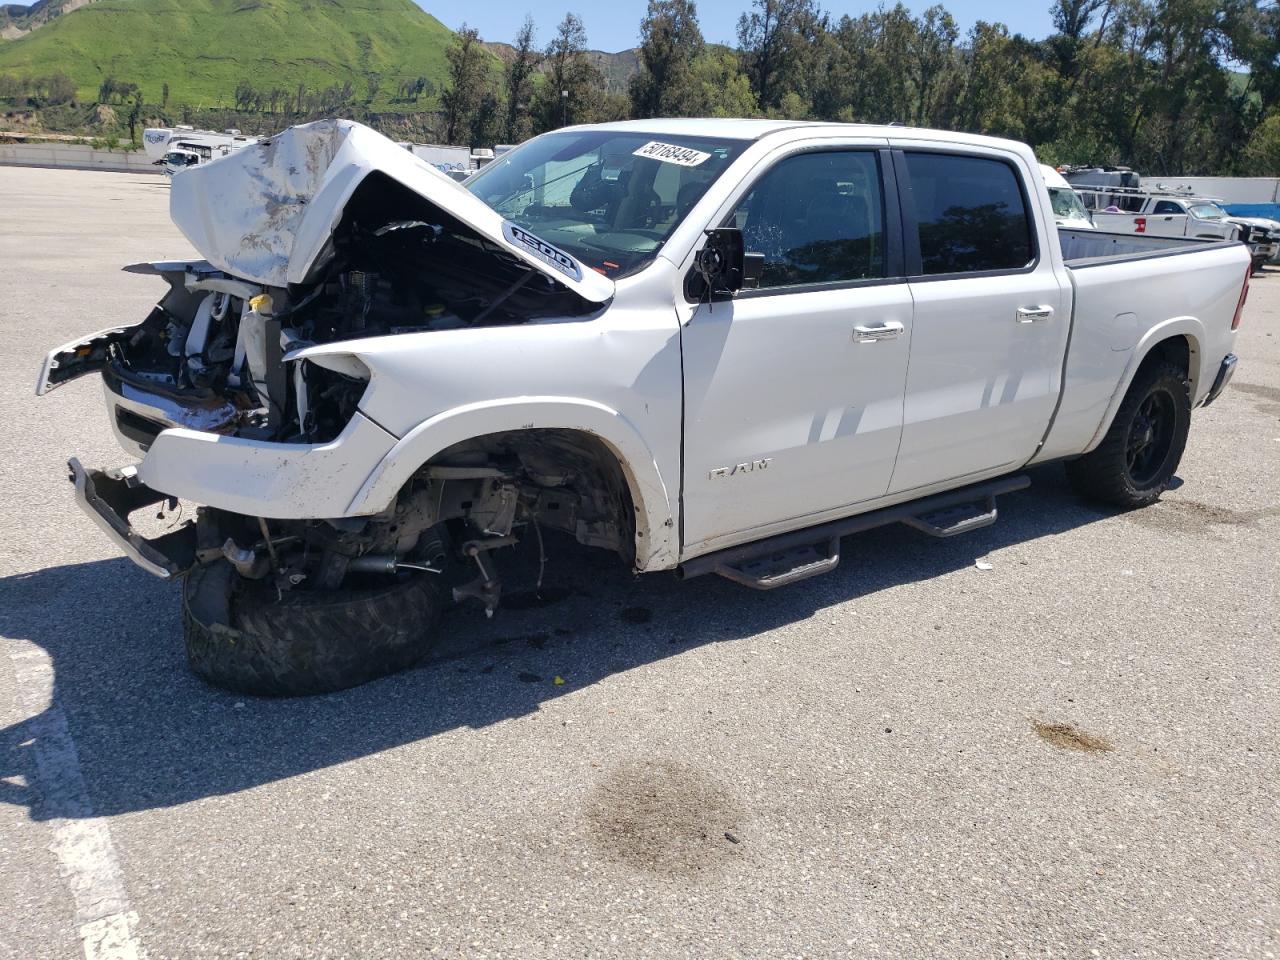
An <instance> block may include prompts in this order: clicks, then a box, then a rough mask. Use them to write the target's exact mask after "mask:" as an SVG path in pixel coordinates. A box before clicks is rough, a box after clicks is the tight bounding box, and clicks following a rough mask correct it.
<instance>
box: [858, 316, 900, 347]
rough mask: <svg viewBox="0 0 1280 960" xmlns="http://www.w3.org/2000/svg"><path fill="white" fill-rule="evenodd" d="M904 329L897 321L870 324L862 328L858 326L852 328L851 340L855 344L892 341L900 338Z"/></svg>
mask: <svg viewBox="0 0 1280 960" xmlns="http://www.w3.org/2000/svg"><path fill="white" fill-rule="evenodd" d="M904 329H906V328H905V327H903V325H902V324H901V323H899V322H898V321H897V320H889V321H887V322H885V323H877V324H871V325H867V326H863V325H861V324H859V325H858V326H856V327H854V328H853V339H854V342H856V343H875V342H876V341H877V340H893V339H896V338H897V337H900V336H902V331H903V330H904Z"/></svg>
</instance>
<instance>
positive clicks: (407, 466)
mask: <svg viewBox="0 0 1280 960" xmlns="http://www.w3.org/2000/svg"><path fill="white" fill-rule="evenodd" d="M304 200H305V201H306V202H303V201H304ZM171 209H172V215H173V218H174V221H175V222H176V223H177V225H178V226H179V228H180V229H181V230H182V232H183V233H184V234H185V235H186V237H187V238H188V239H189V240H190V241H191V243H192V244H193V245H194V247H195V248H196V249H197V250H198V251H199V253H200V255H201V257H202V258H203V259H198V260H192V261H159V262H155V263H146V264H137V265H134V266H132V267H130V268H128V269H130V270H132V271H133V272H136V273H143V274H149V275H153V276H155V277H157V278H158V279H159V280H160V281H162V282H163V283H164V284H165V292H164V294H163V296H162V297H161V299H160V302H159V304H158V306H157V307H156V308H155V309H154V310H153V311H152V312H151V313H150V314H149V315H148V316H147V317H146V318H144V319H143V320H142V321H141V322H137V323H123V324H118V325H116V326H113V327H111V328H109V329H107V330H104V331H101V332H100V333H97V334H94V335H92V336H89V337H82V338H77V339H76V340H75V341H74V342H72V343H69V344H67V345H65V346H63V347H59V348H58V349H55V350H53V351H52V352H51V353H50V354H49V356H48V357H47V359H46V361H45V364H44V367H43V369H42V370H41V372H40V376H39V381H38V386H37V392H38V393H42V394H43V393H46V392H48V391H49V390H52V389H55V388H57V387H60V386H62V385H64V384H66V383H68V382H70V381H71V380H74V379H76V378H77V377H83V376H86V375H90V374H97V375H99V376H100V377H101V379H102V382H103V385H104V387H105V396H106V405H107V410H108V415H109V417H110V422H111V425H112V427H113V429H114V431H115V433H116V436H117V438H118V440H119V442H120V444H121V446H122V447H123V448H124V450H125V451H126V453H127V455H128V456H129V457H130V459H131V460H132V461H135V462H131V463H129V464H127V465H125V466H123V467H118V468H115V469H109V470H100V469H89V468H86V467H85V466H83V465H82V464H80V463H79V462H78V461H76V460H74V459H73V460H72V461H70V464H69V467H70V478H71V480H72V482H73V484H74V487H75V492H76V497H77V500H78V502H79V504H80V506H81V507H82V508H83V509H84V510H85V511H86V512H87V513H88V515H89V516H90V517H91V518H92V519H93V520H94V521H95V522H96V523H97V524H98V526H99V527H100V528H101V529H102V530H103V531H104V532H105V533H106V534H107V535H108V536H109V537H110V538H111V539H112V540H113V542H115V543H116V544H117V545H118V546H119V547H120V549H121V550H122V551H123V552H124V553H126V554H127V555H128V556H129V557H130V558H131V559H133V560H134V561H135V562H136V563H138V564H139V565H140V566H141V567H143V568H144V569H146V570H147V571H149V572H151V573H153V574H156V575H158V576H161V577H179V576H181V577H183V578H184V580H185V583H184V604H183V610H184V614H183V616H184V623H185V630H186V637H187V652H188V660H189V662H190V664H191V665H192V667H193V668H194V669H195V670H196V672H197V673H199V674H200V675H201V676H202V677H204V678H206V679H207V680H209V681H210V682H213V683H217V684H221V685H224V686H229V687H232V688H235V689H239V690H244V691H249V692H255V693H274V694H292V693H303V692H314V691H319V690H331V689H337V688H340V687H344V686H350V685H352V684H355V683H359V682H361V681H363V680H366V679H369V678H371V677H373V676H377V675H379V674H381V673H385V672H388V671H390V670H393V669H397V668H401V667H404V666H406V665H408V664H410V663H412V662H414V661H415V660H416V659H418V658H420V657H421V656H423V655H424V653H426V652H427V651H428V650H429V649H430V646H431V643H432V641H433V639H434V637H435V631H436V630H437V629H438V628H437V626H436V624H437V622H438V615H439V614H440V612H441V610H442V608H443V607H444V606H445V604H447V603H449V602H464V603H469V604H477V605H479V606H480V607H482V608H483V609H484V610H485V612H486V613H488V614H493V613H494V612H495V610H496V609H497V608H498V607H499V605H500V603H501V599H502V591H503V580H502V576H501V574H500V572H499V568H500V565H501V564H502V562H503V556H504V551H506V550H508V549H509V548H511V547H512V546H513V545H514V544H516V543H517V542H520V541H522V540H524V541H526V542H528V544H529V545H530V548H531V549H536V550H537V551H538V554H537V555H538V556H539V557H540V558H541V559H542V560H543V561H545V559H546V555H547V551H548V550H549V549H553V548H554V540H550V539H547V540H544V536H543V531H544V530H557V531H562V532H563V533H564V534H566V535H567V536H570V537H573V538H575V539H576V540H577V541H579V542H580V543H582V544H584V545H587V546H589V547H594V548H599V549H601V550H604V551H607V552H610V553H613V554H615V555H617V556H618V557H620V558H621V559H622V561H623V562H624V563H626V564H627V565H628V566H629V567H631V568H632V569H633V570H635V571H636V572H655V571H675V572H676V573H678V574H679V575H680V576H681V577H685V578H687V577H695V576H699V575H702V574H709V573H714V574H718V575H721V576H723V577H726V578H729V579H731V580H733V581H735V582H737V583H739V584H743V585H746V586H749V587H754V588H758V589H766V590H767V589H771V588H774V587H780V586H783V585H786V584H790V583H794V582H796V581H798V580H802V579H804V578H806V577H811V576H814V575H817V574H821V573H825V572H827V571H830V570H832V569H834V568H835V567H836V565H837V564H838V563H839V560H840V549H841V546H840V538H841V536H843V535H845V534H848V533H852V532H855V531H858V530H865V529H868V528H870V527H874V526H879V525H883V524H888V523H897V522H902V523H906V524H908V525H910V526H912V527H914V528H915V529H917V530H920V531H923V532H925V533H928V534H930V535H933V536H937V537H949V536H953V535H956V534H961V533H964V532H966V531H969V530H974V529H977V528H979V527H983V526H986V525H988V524H990V523H993V522H995V520H996V518H997V513H996V507H995V498H996V497H997V496H998V495H999V494H1001V493H1004V492H1008V491H1011V490H1017V489H1021V488H1022V487H1025V486H1026V485H1027V484H1028V482H1029V481H1028V479H1027V478H1026V477H1025V476H1023V475H1022V474H1021V473H1020V471H1021V470H1022V468H1023V467H1025V466H1027V465H1030V464H1041V463H1046V462H1052V461H1060V462H1065V463H1066V465H1067V466H1066V469H1067V472H1068V475H1069V477H1070V478H1071V481H1072V483H1073V484H1074V485H1075V487H1076V489H1077V490H1078V491H1080V493H1082V494H1083V495H1085V496H1088V497H1091V498H1094V499H1096V500H1099V501H1102V502H1105V503H1108V504H1111V505H1113V506H1118V507H1121V508H1126V509H1127V508H1135V507H1142V506H1146V505H1148V504H1151V503H1153V502H1154V501H1155V500H1157V499H1158V498H1159V496H1160V495H1161V493H1162V492H1163V491H1164V490H1165V489H1166V488H1167V487H1168V485H1169V483H1170V481H1171V480H1172V478H1173V475H1174V471H1175V469H1176V468H1177V466H1178V463H1179V460H1180V458H1181V455H1182V451H1183V446H1184V444H1185V443H1186V440H1187V433H1188V430H1189V428H1190V422H1191V413H1192V410H1193V408H1195V407H1199V406H1203V405H1205V404H1208V403H1211V402H1212V401H1213V400H1214V398H1215V397H1217V396H1218V395H1219V393H1220V392H1221V391H1222V390H1223V388H1224V387H1225V386H1226V384H1227V382H1228V381H1229V380H1230V378H1231V375H1232V373H1233V371H1234V369H1235V363H1236V359H1235V357H1234V355H1233V354H1232V348H1233V344H1234V341H1235V336H1236V328H1237V326H1238V325H1239V323H1240V317H1241V310H1242V308H1243V305H1244V301H1245V296H1246V293H1247V290H1248V283H1249V256H1248V251H1247V250H1246V249H1245V247H1244V246H1243V245H1242V244H1240V243H1238V242H1235V241H1233V240H1224V239H1222V238H1220V237H1217V238H1214V240H1213V242H1204V241H1200V240H1195V239H1181V238H1169V237H1159V236H1150V235H1137V236H1134V235H1116V234H1106V233H1103V232H1101V231H1100V230H1092V229H1075V228H1062V227H1058V226H1057V223H1056V220H1057V215H1056V213H1055V208H1054V204H1053V202H1052V201H1051V199H1050V196H1049V194H1048V192H1047V189H1046V187H1045V181H1044V178H1043V176H1042V175H1041V173H1040V171H1039V169H1038V164H1037V162H1036V159H1035V156H1034V154H1033V153H1032V151H1031V149H1030V148H1029V147H1027V146H1025V145H1023V144H1019V143H1014V142H1012V141H1008V140H999V139H994V138H990V137H980V136H972V135H967V134H952V133H941V132H939V131H936V130H914V129H909V128H904V127H898V126H881V127H878V126H863V125H840V124H823V123H810V124H797V123H791V122H782V121H767V120H705V119H702V120H646V121H630V122H622V123H611V124H603V125H599V126H585V127H570V128H565V129H561V130H557V131H555V132H553V133H548V134H545V135H543V136H541V137H537V138H535V139H533V140H530V141H528V142H526V143H524V144H522V145H521V146H520V147H518V148H517V149H515V150H512V151H510V152H509V153H506V154H504V155H503V156H501V157H499V158H497V159H495V161H494V162H493V163H491V164H489V165H488V166H486V167H485V168H484V169H483V170H481V171H479V172H478V173H477V174H475V175H474V176H473V177H471V178H470V179H469V180H468V181H467V183H466V185H465V187H464V186H461V185H459V184H457V183H454V182H453V181H451V180H450V179H448V178H447V177H446V176H444V175H443V174H441V173H440V172H439V171H437V170H435V169H434V168H432V167H431V166H429V165H428V164H427V163H425V162H423V161H420V160H417V159H415V158H414V157H413V156H412V155H410V154H409V153H408V152H407V151H405V150H403V149H400V148H399V147H397V146H396V145H395V144H394V143H392V142H391V141H390V140H387V139H386V138H384V137H382V136H380V135H379V134H377V133H375V132H374V131H372V130H370V129H368V128H366V127H362V126H360V125H358V124H354V123H350V122H347V121H322V122H319V123H313V124H308V125H306V126H302V127H296V128H293V129H291V130H288V131H286V132H284V133H282V134H280V135H278V136H276V137H272V138H271V140H270V141H269V142H268V143H264V144H261V145H259V146H254V147H250V148H247V149H245V150H243V151H240V152H239V153H237V154H235V155H233V156H231V157H227V158H224V159H222V160H219V161H218V162H216V163H212V164H209V165H207V166H201V167H197V168H196V169H194V170H192V171H190V172H188V173H184V174H183V175H182V176H180V177H177V178H175V179H174V181H173V191H172V200H171ZM171 498H180V499H181V500H182V501H186V502H187V503H188V504H190V503H195V504H198V505H200V506H199V508H198V509H197V510H196V511H195V514H196V516H195V520H194V522H185V523H182V524H178V525H175V526H172V527H171V528H170V529H168V530H167V531H166V532H165V533H163V534H162V535H160V536H159V537H153V538H147V537H146V536H144V534H143V532H141V531H140V530H138V529H137V528H135V527H134V526H133V525H132V524H131V522H130V519H129V517H130V514H131V513H134V512H136V511H140V510H144V509H145V510H148V511H149V512H150V511H154V510H155V509H156V507H157V505H158V504H161V503H164V502H167V501H169V500H170V499H171ZM177 502H178V501H177V500H176V499H175V500H173V503H175V504H176V503H177ZM187 510H188V515H189V514H190V513H191V510H190V507H188V508H187ZM468 577H470V579H468Z"/></svg>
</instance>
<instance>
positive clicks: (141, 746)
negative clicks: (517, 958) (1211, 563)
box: [0, 467, 1112, 819]
mask: <svg viewBox="0 0 1280 960" xmlns="http://www.w3.org/2000/svg"><path fill="white" fill-rule="evenodd" d="M1031 475H1032V480H1033V483H1032V487H1031V489H1030V490H1029V491H1025V492H1021V493H1017V494H1013V495H1010V496H1006V497H1004V498H1002V500H1001V502H1000V510H1001V517H1000V521H999V522H998V523H996V524H995V525H994V526H992V527H989V528H986V529H984V530H980V531H976V532H974V533H972V534H968V535H966V536H962V537H957V538H955V539H951V540H935V539H932V538H929V537H927V536H925V535H923V534H920V533H917V532H915V531H913V530H910V529H908V528H905V527H902V526H892V527H887V528H883V529H881V530H875V531H871V532H869V533H865V534H861V535H858V536H856V537H851V538H846V540H845V541H844V560H843V561H842V563H841V566H840V567H839V568H838V569H837V570H836V571H835V572H833V573H831V574H828V575H827V576H824V577H819V578H816V579H814V580H809V581H805V582H803V583H800V584H796V585H795V586H792V587H789V588H786V589H783V590H778V591H773V592H770V593H757V592H754V591H750V590H747V589H745V588H743V587H739V586H737V585H735V584H732V583H730V582H728V581H726V580H722V579H720V578H718V577H713V576H708V577H703V578H699V579H696V580H691V581H688V582H684V583H681V582H679V581H677V580H676V579H675V578H674V577H671V576H667V575H663V574H655V575H649V576H645V577H635V576H633V575H632V574H631V573H630V572H629V571H627V570H625V569H624V568H623V567H622V565H621V564H618V563H612V562H604V563H602V562H601V559H602V555H601V554H599V553H598V552H593V551H589V550H586V549H585V548H582V547H579V546H578V545H577V544H576V543H573V542H572V541H567V540H561V539H556V540H554V541H553V540H552V539H551V538H548V541H547V545H548V564H547V571H546V579H545V582H544V586H543V588H542V590H541V596H540V597H539V596H538V595H537V594H535V593H534V592H533V590H532V586H533V583H534V577H535V576H536V569H537V556H536V550H534V551H527V548H524V547H522V548H521V549H526V551H527V552H526V553H525V554H524V555H523V556H517V557H515V558H514V562H510V561H509V562H508V564H507V566H506V568H505V575H506V578H507V582H508V584H509V586H508V592H507V594H506V602H505V603H504V606H503V608H502V609H500V610H499V611H498V614H497V616H496V617H495V618H494V619H493V620H492V621H486V620H485V619H484V617H483V615H482V614H481V613H480V612H479V611H478V610H476V609H472V608H465V609H462V608H460V609H458V610H456V611H455V612H454V613H453V614H451V619H450V620H447V621H446V623H445V630H446V634H447V636H448V637H449V639H448V640H447V641H445V644H444V649H443V650H442V651H441V652H440V655H439V656H437V657H436V658H434V659H433V660H432V661H430V662H428V663H426V664H424V665H422V666H420V667H418V668H416V669H413V670H410V671H408V672H405V673H402V674H399V675H396V676H392V677H388V678H385V679H383V680H379V681H376V682H373V683H370V684H366V685H365V686H362V687H358V688H356V689H354V690H348V691H345V692H342V693H337V694H331V695H328V696H321V697H312V698H304V699H293V700H271V699H257V698H253V697H242V696H236V695H234V694H230V693H227V692H225V691H220V690H215V689H213V688H211V687H208V686H206V685H204V684H203V683H201V682H200V681H199V680H197V679H196V678H195V677H193V676H192V675H191V674H190V673H189V672H188V671H187V669H186V663H185V659H184V652H183V647H182V640H181V636H182V625H181V620H180V613H179V599H178V592H177V588H176V586H175V585H172V584H165V583H163V582H161V581H159V580H156V579H154V578H152V577H150V576H148V575H147V574H145V573H143V572H142V571H140V570H138V569H136V568H135V567H134V566H133V565H132V564H131V563H130V562H129V561H127V560H124V559H123V558H121V559H117V560H103V561H96V562H93V563H84V564H74V565H69V566H63V567H53V568H48V569H45V570H40V571H37V572H35V573H30V574H23V575H19V576H13V577H9V578H6V579H2V580H0V636H3V637H5V638H11V639H6V640H5V641H4V642H5V643H6V644H7V645H9V646H13V644H14V643H15V642H17V641H20V640H28V641H30V642H32V643H34V644H38V645H39V646H40V647H42V648H43V649H44V650H45V651H46V652H47V654H48V656H49V658H50V660H51V661H52V665H53V669H54V677H55V698H56V701H57V703H58V705H59V706H60V707H61V709H62V711H63V712H64V713H65V714H66V718H67V726H68V728H69V730H70V733H71V736H72V738H73V739H74V741H75V744H76V749H77V752H78V754H79V759H80V766H81V769H82V773H83V776H84V780H85V783H86V785H87V787H88V791H89V794H90V795H91V797H92V800H93V808H94V809H93V811H92V812H93V813H94V814H96V815H114V814H120V813H127V812H131V811H138V810H149V809H156V808H163V807H168V806H172V805H175V804H181V803H187V802H189V801H192V800H198V799H201V798H204V797H210V796H217V795H223V794H231V793H236V792H238V791H241V790H246V789H248V788H251V787H255V786H258V785H261V784H265V783H270V782H274V781H277V780H280V779H284V778H288V777H293V776H297V775H299V774H303V773H307V772H310V771H313V770H317V769H323V768H325V767H329V766H331V765H334V764H339V763H343V762H345V761H348V760H352V759H356V758H360V757H364V756H368V755H371V754H376V753H378V752H380V751H383V750H387V749H389V748H393V747H396V746H399V745H402V744H405V743H410V742H414V741H418V740H421V739H424V738H428V737H431V736H434V735H436V734H438V733H441V732H443V731H448V730H455V729H459V728H482V727H485V726H488V725H490V724H493V723H497V722H499V721H502V720H506V719H509V718H513V717H519V716H523V715H526V714H530V713H533V712H536V711H537V710H538V709H539V706H540V705H541V704H543V703H545V702H548V701H550V700H553V699H554V698H557V697H559V696H561V695H563V694H566V693H571V692H573V691H575V690H578V689H580V688H582V687H586V686H589V685H591V684H594V683H596V682H598V681H600V680H601V679H603V678H605V677H607V676H609V675H611V674H614V673H618V672H620V671H625V670H629V669H631V668H633V667H638V666H641V665H644V664H648V663H652V662H655V661H659V660H662V659H664V658H667V657H673V656H679V655H680V654H681V653H682V652H684V651H687V650H689V649H691V648H695V647H699V646H701V645H704V644H711V643H725V642H732V641H735V640H738V639H741V638H744V637H750V636H753V635H755V634H758V633H761V632H763V631H767V630H772V629H774V628H779V627H783V626H786V625H787V624H791V623H794V622H797V621H801V620H804V619H806V618H808V617H810V616H812V615H813V614H814V613H815V612H817V611H820V610H822V609H824V608H826V607H829V606H832V605H835V604H839V603H847V602H851V601H857V600H858V599H859V598H861V597H865V596H868V595H870V594H874V593H876V592H877V591H880V590H884V589H886V588H890V587H893V586H897V585H900V584H905V583H910V582H914V581H919V580H928V579H930V578H933V577H938V576H941V575H943V574H946V573H949V572H952V571H955V570H958V569H961V568H965V567H972V566H973V564H974V560H975V558H977V557H981V556H983V555H985V554H987V553H989V552H991V551H994V550H998V549H1000V548H1003V547H1007V546H1010V545H1013V544H1017V543H1021V542H1025V541H1030V540H1034V539H1037V538H1039V537H1043V536H1048V535H1052V534H1055V533H1059V532H1062V531H1065V530H1070V529H1074V528H1077V527H1080V526H1083V525H1085V524H1089V523H1092V522H1094V521H1097V520H1100V519H1103V518H1105V517H1108V516H1111V515H1112V513H1110V512H1108V511H1104V510H1099V509H1097V508H1094V507H1091V506H1089V505H1086V504H1084V503H1082V502H1080V501H1079V500H1077V499H1076V498H1075V497H1074V496H1073V495H1072V494H1071V492H1070V491H1069V490H1068V488H1067V486H1066V483H1065V480H1064V479H1063V477H1062V472H1061V469H1060V468H1057V467H1046V468H1040V469H1037V470H1034V471H1032V472H1031ZM530 552H532V554H533V555H532V556H530V555H529V553H530ZM522 588H523V589H522ZM929 626H930V625H929V624H922V626H921V628H922V629H928V628H929ZM557 678H561V679H562V681H563V682H562V683H556V679H557ZM40 729H42V725H41V724H40V723H39V722H38V720H37V719H28V720H26V721H23V722H19V723H16V724H14V725H12V726H10V727H8V728H6V729H4V730H2V731H0V749H3V752H4V757H5V759H4V761H3V765H2V767H3V768H2V769H0V778H3V779H0V802H5V803H10V804H14V805H21V806H26V807H28V809H29V812H30V815H31V816H32V817H33V818H34V819H45V818H47V817H48V816H49V815H51V814H49V813H46V812H45V811H43V810H42V805H41V801H40V796H39V787H38V778H37V775H36V759H35V756H34V752H35V746H36V742H35V739H34V738H35V737H36V736H37V735H39V731H40ZM24 784H33V785H32V786H27V785H24Z"/></svg>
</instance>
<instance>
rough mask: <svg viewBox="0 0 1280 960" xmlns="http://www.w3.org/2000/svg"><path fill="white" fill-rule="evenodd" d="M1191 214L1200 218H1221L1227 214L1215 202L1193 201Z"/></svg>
mask: <svg viewBox="0 0 1280 960" xmlns="http://www.w3.org/2000/svg"><path fill="white" fill-rule="evenodd" d="M1191 215H1192V216H1193V217H1197V218H1198V219H1200V220H1221V219H1222V218H1223V217H1225V216H1226V215H1227V211H1225V210H1223V209H1222V208H1221V207H1220V206H1218V205H1217V204H1216V203H1193V204H1192V205H1191Z"/></svg>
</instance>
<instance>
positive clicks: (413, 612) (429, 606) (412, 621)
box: [182, 561, 441, 697]
mask: <svg viewBox="0 0 1280 960" xmlns="http://www.w3.org/2000/svg"><path fill="white" fill-rule="evenodd" d="M182 594H183V597H182V599H183V603H182V613H183V616H182V620H183V632H184V634H185V639H186V646H187V663H188V665H189V666H190V667H191V670H192V672H193V673H195V674H196V676H198V677H200V678H201V679H202V680H204V681H206V682H208V683H210V684H212V685H214V686H216V687H222V688H224V689H227V690H232V691H235V692H236V693H244V694H250V695H254V696H269V697H296V696H306V695H308V694H316V693H330V692H332V691H334V690H343V689H346V688H347V687H354V686H356V685H358V684H361V683H366V682H368V681H369V680H374V679H376V678H378V677H382V676H386V675H387V674H390V673H395V672H397V671H399V670H404V669H406V668H407V667H411V666H413V664H415V663H417V662H418V661H419V660H421V659H422V658H423V657H424V656H426V654H427V653H429V652H430V650H431V648H432V647H433V646H434V641H435V639H436V625H437V622H438V620H439V614H440V609H441V598H440V590H439V588H438V586H437V585H436V582H435V579H434V577H433V575H431V574H422V575H415V576H411V577H405V578H403V579H398V580H395V581H393V582H390V583H388V584H387V585H386V586H380V587H376V588H373V589H369V590H336V591H328V592H310V591H301V590H300V591H294V592H289V593H285V594H284V595H283V596H280V597H277V595H276V593H275V591H274V589H273V588H269V587H268V585H267V584H265V583H259V582H255V581H246V580H242V579H241V578H239V577H238V576H237V575H236V574H235V572H234V570H232V569H231V567H230V565H229V564H227V563H226V562H225V561H218V562H217V563H214V564H211V565H209V566H205V567H197V568H196V569H195V570H193V571H192V572H191V573H190V574H188V575H187V577H186V580H185V582H184V584H183V591H182Z"/></svg>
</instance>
